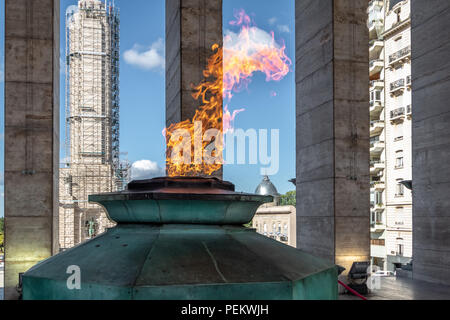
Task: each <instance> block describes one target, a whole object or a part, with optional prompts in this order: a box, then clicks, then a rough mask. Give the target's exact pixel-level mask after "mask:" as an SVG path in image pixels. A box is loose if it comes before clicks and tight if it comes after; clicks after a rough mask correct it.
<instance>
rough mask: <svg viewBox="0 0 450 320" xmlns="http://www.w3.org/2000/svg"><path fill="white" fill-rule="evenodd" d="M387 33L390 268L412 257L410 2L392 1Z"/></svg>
mask: <svg viewBox="0 0 450 320" xmlns="http://www.w3.org/2000/svg"><path fill="white" fill-rule="evenodd" d="M389 2H390V3H389V7H388V10H387V11H386V18H385V31H384V33H383V38H384V43H385V86H386V94H385V101H386V102H385V114H386V130H385V131H386V170H385V171H386V182H387V183H386V256H387V269H388V270H395V266H400V265H401V264H404V263H407V262H409V261H410V260H411V258H412V194H411V191H410V190H408V189H406V188H405V187H404V186H403V185H402V184H400V182H401V181H404V180H412V158H411V157H412V150H411V146H412V144H411V110H412V109H411V108H412V105H411V16H410V0H404V1H393V0H391V1H389Z"/></svg>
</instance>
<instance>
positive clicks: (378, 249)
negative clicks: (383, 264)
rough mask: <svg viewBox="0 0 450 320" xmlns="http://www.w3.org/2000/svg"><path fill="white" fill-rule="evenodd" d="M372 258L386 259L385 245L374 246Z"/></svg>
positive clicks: (372, 247)
mask: <svg viewBox="0 0 450 320" xmlns="http://www.w3.org/2000/svg"><path fill="white" fill-rule="evenodd" d="M370 256H371V257H377V258H386V247H385V246H384V245H374V244H372V245H371V246H370Z"/></svg>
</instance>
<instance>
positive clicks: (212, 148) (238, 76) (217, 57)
mask: <svg viewBox="0 0 450 320" xmlns="http://www.w3.org/2000/svg"><path fill="white" fill-rule="evenodd" d="M235 18H236V20H234V21H231V22H230V25H231V26H235V27H240V28H241V29H240V32H239V33H233V32H228V33H227V34H226V35H225V37H224V46H223V48H220V46H219V45H218V44H214V45H213V46H212V51H213V54H212V56H211V57H210V58H209V59H208V64H207V68H206V69H205V70H204V71H203V75H204V77H205V80H204V81H202V82H201V83H200V84H199V85H197V86H193V88H194V90H195V93H194V94H193V95H192V97H193V98H194V99H196V100H198V99H201V101H202V105H201V106H200V107H199V108H198V109H197V110H196V113H195V115H194V117H193V119H192V120H190V119H189V120H185V121H182V122H179V123H176V124H172V125H170V126H169V127H168V128H166V129H165V130H164V131H163V134H164V135H165V136H166V141H167V154H166V165H167V166H166V167H167V174H168V175H169V176H171V177H172V176H198V175H203V176H205V175H206V176H207V175H211V174H213V173H214V172H215V171H217V170H219V169H220V168H221V167H222V164H223V159H222V153H223V134H225V133H227V132H228V131H231V132H232V130H233V122H234V119H235V117H236V115H237V114H238V113H240V112H243V111H244V109H238V110H234V111H233V113H230V111H229V110H228V105H227V104H226V105H225V108H223V101H224V100H227V102H229V101H230V100H231V98H232V97H233V92H239V91H241V90H243V89H245V88H247V86H248V85H249V84H250V82H251V78H252V76H253V75H254V73H255V72H262V73H264V74H265V75H266V81H280V80H281V79H283V78H284V77H285V76H286V75H287V74H288V73H289V71H290V65H291V60H290V59H289V58H288V57H287V56H286V54H285V49H286V47H285V45H284V43H283V45H279V44H278V43H277V42H276V41H275V36H274V33H273V32H271V33H270V34H269V33H267V32H265V31H263V30H261V29H259V28H257V27H256V26H255V25H254V23H253V22H252V20H251V19H250V17H249V16H248V15H247V14H246V13H245V11H244V10H239V11H236V12H235ZM223 109H225V112H224V110H223ZM210 129H216V130H217V132H218V133H219V134H217V135H211V134H208V132H210ZM180 130H182V132H184V134H179V132H180ZM204 136H206V137H205V138H203V137H204ZM180 139H181V140H180ZM185 139H188V140H189V141H188V144H189V145H188V146H184V148H182V150H179V149H180V144H183V143H186V141H185ZM205 151H207V152H206V153H207V154H210V156H212V158H211V157H209V158H208V157H207V159H204V158H205V157H204V155H205ZM173 153H175V155H176V157H173ZM177 154H179V155H178V156H177ZM212 160H213V161H212Z"/></svg>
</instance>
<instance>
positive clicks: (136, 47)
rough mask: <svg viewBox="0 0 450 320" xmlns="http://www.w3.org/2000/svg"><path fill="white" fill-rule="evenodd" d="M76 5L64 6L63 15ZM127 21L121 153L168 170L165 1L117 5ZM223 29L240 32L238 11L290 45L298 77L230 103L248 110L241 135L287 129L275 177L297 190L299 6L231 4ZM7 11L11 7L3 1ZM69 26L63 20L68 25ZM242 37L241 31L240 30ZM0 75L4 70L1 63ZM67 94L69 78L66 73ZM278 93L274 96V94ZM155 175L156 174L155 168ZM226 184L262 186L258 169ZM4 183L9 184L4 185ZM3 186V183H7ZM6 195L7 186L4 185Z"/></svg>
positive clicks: (261, 81)
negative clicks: (294, 181)
mask: <svg viewBox="0 0 450 320" xmlns="http://www.w3.org/2000/svg"><path fill="white" fill-rule="evenodd" d="M76 3H77V1H76V0H61V16H62V17H64V14H65V11H66V8H67V7H68V6H70V5H74V4H76ZM115 3H116V6H118V7H119V8H120V15H121V43H120V46H121V61H120V72H121V74H120V101H121V104H120V105H121V113H120V125H121V130H120V133H121V136H120V144H121V151H122V152H128V159H129V160H130V162H131V163H134V162H136V161H139V160H150V161H152V162H154V163H157V165H158V166H159V167H160V168H163V167H164V158H165V141H164V138H163V136H162V134H161V132H162V130H163V129H164V125H165V76H164V37H165V22H164V19H165V12H164V10H165V4H164V3H165V1H164V0H151V1H148V0H115ZM223 3H224V7H223V21H224V22H223V25H224V29H231V30H233V28H232V27H231V26H230V25H229V24H228V22H229V21H231V20H233V12H234V10H235V9H241V8H242V9H244V10H245V11H246V12H247V14H249V15H250V16H251V17H252V18H253V19H254V21H255V22H256V25H257V26H258V28H260V29H263V30H265V31H271V30H273V31H274V32H275V38H276V39H277V40H280V39H283V40H284V41H285V44H286V48H287V49H286V54H287V55H288V57H289V58H291V60H292V62H293V65H292V67H291V69H292V71H291V72H290V73H289V74H288V75H287V76H286V77H285V78H284V79H283V80H281V81H280V82H266V81H265V77H264V75H262V74H256V75H255V76H254V77H253V81H252V83H251V84H250V85H249V86H248V89H247V90H245V91H243V92H240V93H238V94H236V95H235V96H234V98H233V100H232V101H231V103H230V104H229V108H230V109H231V110H234V109H240V108H245V109H246V111H245V112H243V113H240V114H239V115H238V116H237V118H236V121H235V128H241V129H244V130H247V129H249V128H254V129H269V130H270V129H279V130H280V170H279V173H278V174H277V175H274V176H272V177H271V180H272V181H273V182H274V184H275V185H276V187H277V188H278V191H279V192H280V193H285V192H287V191H290V190H293V189H294V186H293V185H292V184H291V183H290V182H288V180H289V179H291V178H294V177H295V80H294V74H295V72H294V65H295V63H294V57H295V51H294V48H295V45H294V40H295V38H294V36H295V34H294V1H293V0H283V1H272V0H245V1H242V0H224V1H223ZM0 4H1V8H4V0H0ZM63 20H64V19H63ZM3 29H4V17H3V10H1V12H0V35H1V38H0V41H3V38H4V30H3ZM234 31H236V29H234ZM0 44H1V46H0V48H1V50H0V55H1V56H0V58H1V60H0V61H1V63H3V48H4V45H3V42H0ZM64 50H65V30H64V24H63V23H62V24H61V53H62V58H63V57H64ZM0 68H1V69H0V70H3V65H2V64H0ZM61 88H64V74H63V72H62V73H61ZM273 91H275V92H277V96H275V97H273V96H272V95H271V94H270V93H271V92H273ZM3 103H4V99H3V81H0V108H1V118H0V126H1V127H0V133H1V134H2V135H1V136H0V138H1V139H0V148H1V154H2V156H1V157H0V158H1V160H0V171H1V172H3ZM64 105H65V104H64V94H61V137H62V140H61V141H62V143H61V158H64V157H65V154H64V143H63V141H64V136H65V129H64V124H65V120H64V117H65V114H64ZM153 169H155V168H153ZM224 179H226V180H229V181H231V182H233V183H234V184H235V185H236V189H237V190H238V191H245V192H254V190H255V188H256V186H257V185H258V183H259V182H260V181H261V179H262V177H261V175H260V166H259V165H226V166H225V168H224ZM2 180H3V179H2ZM2 183H3V181H0V184H2ZM0 192H1V194H2V195H3V186H2V185H1V186H0ZM0 208H1V209H0V216H1V215H3V196H2V197H1V198H0Z"/></svg>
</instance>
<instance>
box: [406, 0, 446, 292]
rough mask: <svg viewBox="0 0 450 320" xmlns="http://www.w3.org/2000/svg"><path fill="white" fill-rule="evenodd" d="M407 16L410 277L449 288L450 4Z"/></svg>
mask: <svg viewBox="0 0 450 320" xmlns="http://www.w3.org/2000/svg"><path fill="white" fill-rule="evenodd" d="M411 12H412V17H411V23H412V26H411V43H412V105H413V110H412V113H413V115H412V117H413V128H412V136H413V140H412V143H413V147H412V153H413V277H414V278H415V279H420V280H426V281H432V282H436V283H444V284H448V285H450V197H449V195H450V161H449V159H450V125H449V124H450V104H449V101H450V76H449V74H450V38H449V37H448V35H447V30H448V29H449V28H450V2H449V1H439V0H429V1H422V0H411Z"/></svg>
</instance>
